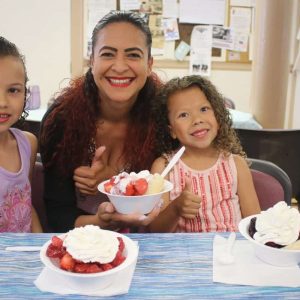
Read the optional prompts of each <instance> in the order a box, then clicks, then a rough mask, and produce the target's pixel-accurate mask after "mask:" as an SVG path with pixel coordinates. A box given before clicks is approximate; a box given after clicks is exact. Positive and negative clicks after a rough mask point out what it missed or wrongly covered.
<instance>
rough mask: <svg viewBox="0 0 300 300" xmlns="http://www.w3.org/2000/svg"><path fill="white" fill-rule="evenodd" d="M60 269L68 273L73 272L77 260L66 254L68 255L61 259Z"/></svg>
mask: <svg viewBox="0 0 300 300" xmlns="http://www.w3.org/2000/svg"><path fill="white" fill-rule="evenodd" d="M60 267H61V269H64V270H67V271H73V270H74V267H75V260H74V259H73V257H72V256H71V255H70V254H69V253H68V252H66V254H65V255H64V256H63V257H62V258H61V260H60Z"/></svg>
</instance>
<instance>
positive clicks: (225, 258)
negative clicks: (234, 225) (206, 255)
mask: <svg viewBox="0 0 300 300" xmlns="http://www.w3.org/2000/svg"><path fill="white" fill-rule="evenodd" d="M235 239H236V234H235V232H231V233H230V235H229V237H228V239H227V241H226V246H225V249H224V252H222V253H220V254H219V255H218V258H217V259H218V261H219V262H220V263H222V264H224V265H229V264H232V263H233V262H234V256H233V254H232V247H233V244H234V242H235Z"/></svg>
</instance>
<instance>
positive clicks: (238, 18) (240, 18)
mask: <svg viewBox="0 0 300 300" xmlns="http://www.w3.org/2000/svg"><path fill="white" fill-rule="evenodd" d="M251 12H252V10H251V8H247V7H231V8H230V28H234V29H235V30H236V31H241V32H245V33H250V31H251V18H252V13H251Z"/></svg>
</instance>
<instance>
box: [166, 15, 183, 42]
mask: <svg viewBox="0 0 300 300" xmlns="http://www.w3.org/2000/svg"><path fill="white" fill-rule="evenodd" d="M162 25H163V29H164V35H165V40H166V41H174V40H179V30H178V24H177V19H176V18H172V19H163V20H162Z"/></svg>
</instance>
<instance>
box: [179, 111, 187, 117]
mask: <svg viewBox="0 0 300 300" xmlns="http://www.w3.org/2000/svg"><path fill="white" fill-rule="evenodd" d="M186 117H188V113H186V112H183V113H180V114H179V115H178V118H186Z"/></svg>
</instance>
